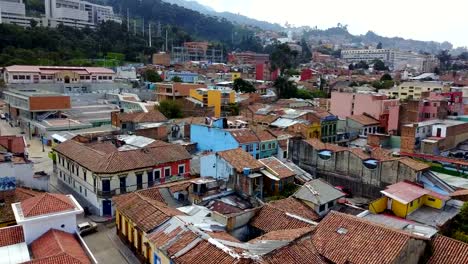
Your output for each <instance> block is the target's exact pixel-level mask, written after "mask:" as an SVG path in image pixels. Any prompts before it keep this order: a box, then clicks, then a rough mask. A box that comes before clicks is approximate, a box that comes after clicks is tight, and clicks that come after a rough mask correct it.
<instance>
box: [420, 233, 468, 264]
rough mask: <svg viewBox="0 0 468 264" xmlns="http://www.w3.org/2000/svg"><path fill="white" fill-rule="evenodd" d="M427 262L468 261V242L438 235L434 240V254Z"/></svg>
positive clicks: (434, 263)
mask: <svg viewBox="0 0 468 264" xmlns="http://www.w3.org/2000/svg"><path fill="white" fill-rule="evenodd" d="M427 263H428V264H461V263H468V243H464V242H461V241H458V240H455V239H452V238H449V237H446V236H441V235H438V236H437V237H436V238H435V239H434V240H433V242H432V256H431V258H430V259H429V261H428V262H427Z"/></svg>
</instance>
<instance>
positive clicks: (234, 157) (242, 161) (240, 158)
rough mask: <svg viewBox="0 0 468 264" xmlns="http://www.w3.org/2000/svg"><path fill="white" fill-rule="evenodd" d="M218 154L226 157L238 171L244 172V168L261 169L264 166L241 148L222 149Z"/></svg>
mask: <svg viewBox="0 0 468 264" xmlns="http://www.w3.org/2000/svg"><path fill="white" fill-rule="evenodd" d="M217 154H218V156H219V157H220V158H222V159H224V160H225V161H227V162H228V163H229V164H230V165H231V166H232V167H234V168H235V169H236V170H237V172H242V171H243V170H244V168H250V169H251V170H259V169H261V168H263V167H264V166H263V164H262V163H260V162H259V161H258V160H256V159H255V158H254V157H252V155H250V154H249V153H247V152H245V151H244V150H243V149H241V148H236V149H231V150H226V151H220V152H218V153H217Z"/></svg>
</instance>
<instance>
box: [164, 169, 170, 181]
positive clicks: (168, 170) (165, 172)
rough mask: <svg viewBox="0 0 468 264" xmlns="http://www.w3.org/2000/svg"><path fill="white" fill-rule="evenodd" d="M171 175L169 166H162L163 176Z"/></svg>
mask: <svg viewBox="0 0 468 264" xmlns="http://www.w3.org/2000/svg"><path fill="white" fill-rule="evenodd" d="M167 177H171V167H165V168H164V178H167Z"/></svg>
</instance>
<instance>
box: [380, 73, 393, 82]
mask: <svg viewBox="0 0 468 264" xmlns="http://www.w3.org/2000/svg"><path fill="white" fill-rule="evenodd" d="M380 81H382V82H383V81H393V78H392V76H391V75H390V74H388V73H385V74H384V75H382V77H380Z"/></svg>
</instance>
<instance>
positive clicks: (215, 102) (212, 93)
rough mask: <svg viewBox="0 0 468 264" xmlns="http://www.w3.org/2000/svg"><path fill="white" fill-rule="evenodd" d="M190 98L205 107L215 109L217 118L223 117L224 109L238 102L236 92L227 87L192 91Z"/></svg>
mask: <svg viewBox="0 0 468 264" xmlns="http://www.w3.org/2000/svg"><path fill="white" fill-rule="evenodd" d="M190 97H191V98H192V99H195V100H197V101H199V102H201V103H203V105H204V106H207V107H214V111H215V117H221V109H222V107H224V106H227V105H229V104H234V103H235V102H236V92H235V91H234V90H232V89H230V88H225V87H213V88H199V89H192V90H190Z"/></svg>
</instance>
